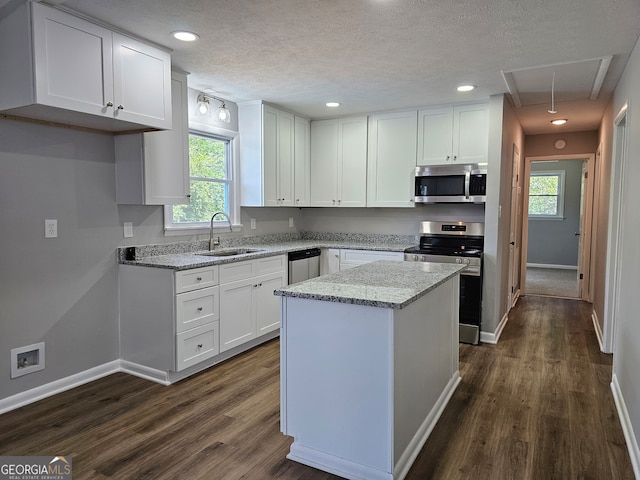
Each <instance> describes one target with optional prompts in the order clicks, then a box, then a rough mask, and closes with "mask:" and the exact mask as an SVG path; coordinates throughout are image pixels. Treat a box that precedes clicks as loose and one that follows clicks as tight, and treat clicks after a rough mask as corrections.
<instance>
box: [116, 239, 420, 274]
mask: <svg viewBox="0 0 640 480" xmlns="http://www.w3.org/2000/svg"><path fill="white" fill-rule="evenodd" d="M200 244H201V245H204V244H203V243H202V242H201V243H200ZM413 245H415V243H395V242H350V241H340V240H297V241H287V242H280V243H247V244H240V245H238V246H235V247H230V248H227V247H221V248H220V249H219V250H220V251H225V250H229V249H234V248H249V249H251V250H257V251H254V252H251V253H245V254H241V255H234V256H229V257H216V256H211V255H203V253H207V254H210V253H215V251H214V252H209V251H207V250H203V249H202V248H200V249H196V250H195V251H186V252H175V253H173V252H172V253H166V254H157V253H156V252H155V251H154V250H151V249H148V250H147V251H150V254H148V255H144V256H142V257H136V259H135V260H125V259H124V258H123V257H122V256H121V257H120V258H119V263H121V264H125V265H137V266H141V267H156V268H168V269H172V270H188V269H191V268H200V267H208V266H211V265H221V264H224V263H232V262H238V261H242V260H251V259H254V258H261V257H269V256H273V255H283V254H287V253H289V252H295V251H299V250H304V249H307V248H341V249H353V250H374V251H375V250H378V251H391V252H403V251H404V250H405V249H406V248H407V247H411V246H413ZM121 250H123V248H121ZM143 251H144V250H143Z"/></svg>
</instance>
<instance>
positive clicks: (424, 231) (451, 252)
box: [404, 222, 484, 345]
mask: <svg viewBox="0 0 640 480" xmlns="http://www.w3.org/2000/svg"><path fill="white" fill-rule="evenodd" d="M483 249H484V223H465V222H421V223H420V245H417V246H415V247H410V248H407V249H406V250H405V251H404V259H405V260H406V261H410V262H439V263H458V264H464V265H466V267H465V269H464V270H462V271H461V272H460V341H461V342H463V343H472V344H474V345H477V344H478V343H479V342H480V323H481V319H482V255H483Z"/></svg>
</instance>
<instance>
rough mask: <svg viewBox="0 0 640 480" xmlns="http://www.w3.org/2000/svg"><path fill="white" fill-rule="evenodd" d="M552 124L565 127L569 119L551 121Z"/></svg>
mask: <svg viewBox="0 0 640 480" xmlns="http://www.w3.org/2000/svg"><path fill="white" fill-rule="evenodd" d="M551 123H553V124H554V125H564V124H565V123H567V119H566V118H556V119H555V120H551Z"/></svg>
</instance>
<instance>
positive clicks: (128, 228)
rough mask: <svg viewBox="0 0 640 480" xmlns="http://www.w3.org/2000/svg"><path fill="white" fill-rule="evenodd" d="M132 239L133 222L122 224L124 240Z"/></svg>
mask: <svg viewBox="0 0 640 480" xmlns="http://www.w3.org/2000/svg"><path fill="white" fill-rule="evenodd" d="M131 237H133V222H124V238H131Z"/></svg>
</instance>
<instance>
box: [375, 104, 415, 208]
mask: <svg viewBox="0 0 640 480" xmlns="http://www.w3.org/2000/svg"><path fill="white" fill-rule="evenodd" d="M417 137H418V112H417V110H413V111H407V112H396V113H383V114H377V115H372V116H371V117H370V119H369V151H368V162H367V169H368V174H367V180H368V181H367V207H413V206H414V203H413V201H414V195H413V188H414V186H413V182H414V181H415V176H414V174H415V166H416V158H417V156H416V155H417Z"/></svg>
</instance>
